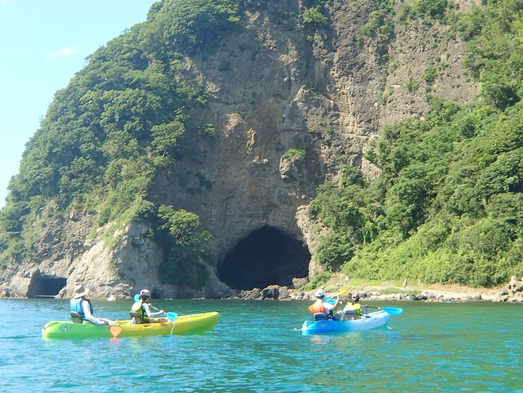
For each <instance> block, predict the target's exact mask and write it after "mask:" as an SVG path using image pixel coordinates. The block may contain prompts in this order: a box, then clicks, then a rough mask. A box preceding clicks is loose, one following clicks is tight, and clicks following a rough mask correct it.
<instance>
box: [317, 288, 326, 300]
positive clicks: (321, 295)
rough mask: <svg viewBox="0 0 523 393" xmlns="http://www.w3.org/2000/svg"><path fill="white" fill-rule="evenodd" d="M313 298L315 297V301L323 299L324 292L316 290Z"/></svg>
mask: <svg viewBox="0 0 523 393" xmlns="http://www.w3.org/2000/svg"><path fill="white" fill-rule="evenodd" d="M314 296H316V299H323V298H324V297H325V292H323V289H318V290H317V291H316V293H315V295H314Z"/></svg>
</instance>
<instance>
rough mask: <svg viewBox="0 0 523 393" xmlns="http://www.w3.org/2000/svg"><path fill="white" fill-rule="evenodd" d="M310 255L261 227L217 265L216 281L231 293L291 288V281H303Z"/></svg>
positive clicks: (276, 232)
mask: <svg viewBox="0 0 523 393" xmlns="http://www.w3.org/2000/svg"><path fill="white" fill-rule="evenodd" d="M310 259H311V255H310V253H309V250H308V248H307V247H305V246H303V243H302V242H301V241H299V240H295V239H292V238H290V237H289V236H287V235H286V234H285V233H283V232H282V231H280V230H278V229H276V228H273V227H270V226H264V227H263V228H261V229H258V230H256V231H254V232H252V233H251V234H250V235H248V236H247V237H246V238H244V239H242V240H241V241H240V242H239V243H238V244H237V245H236V246H235V247H234V249H232V250H231V252H230V253H229V254H228V255H227V256H225V258H224V259H223V260H221V261H219V262H218V265H217V270H218V278H219V279H220V280H221V281H222V282H224V283H226V284H227V285H228V286H229V287H231V288H232V289H244V290H251V289H253V288H266V287H267V286H269V285H280V286H287V287H290V288H292V279H293V278H300V277H306V276H307V275H308V273H309V262H310Z"/></svg>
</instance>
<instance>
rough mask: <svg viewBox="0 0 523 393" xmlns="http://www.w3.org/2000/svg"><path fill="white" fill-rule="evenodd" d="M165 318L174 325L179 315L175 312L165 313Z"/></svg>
mask: <svg viewBox="0 0 523 393" xmlns="http://www.w3.org/2000/svg"><path fill="white" fill-rule="evenodd" d="M165 316H166V317H167V319H168V320H169V322H171V323H172V322H174V321H176V317H177V316H178V314H176V313H175V312H168V313H165Z"/></svg>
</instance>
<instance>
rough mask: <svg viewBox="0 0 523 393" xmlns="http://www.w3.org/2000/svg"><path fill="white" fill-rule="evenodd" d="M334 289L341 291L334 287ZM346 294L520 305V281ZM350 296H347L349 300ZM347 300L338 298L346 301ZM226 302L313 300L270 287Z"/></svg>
mask: <svg viewBox="0 0 523 393" xmlns="http://www.w3.org/2000/svg"><path fill="white" fill-rule="evenodd" d="M337 287H338V289H339V288H340V287H341V285H340V284H337ZM323 289H324V290H325V292H326V293H327V296H328V295H329V293H330V294H331V296H334V295H335V294H336V293H337V289H336V287H335V288H334V289H330V290H329V288H328V287H324V288H323ZM383 291H386V292H391V288H390V287H387V288H384V289H383ZM349 292H358V293H359V295H360V298H361V299H363V300H372V301H422V302H471V301H488V302H499V303H507V302H508V303H523V279H518V278H517V277H516V276H513V277H512V278H511V280H510V282H509V283H508V284H507V285H505V286H503V287H501V288H481V289H475V288H469V287H451V286H449V287H445V286H439V287H437V288H431V287H428V288H424V289H423V288H408V287H403V288H401V289H400V288H397V293H387V294H383V293H382V292H381V291H380V289H379V288H378V289H375V288H374V289H368V290H367V289H359V288H357V289H353V290H352V291H351V290H350V289H349ZM350 295H351V293H349V296H350ZM348 298H349V297H341V300H342V301H346V300H347V299H348ZM229 299H245V300H287V301H290V300H313V299H314V291H300V289H292V288H288V287H285V286H278V285H270V286H268V287H266V288H263V289H260V288H254V289H252V290H241V291H237V292H236V293H235V294H234V295H233V296H230V297H229Z"/></svg>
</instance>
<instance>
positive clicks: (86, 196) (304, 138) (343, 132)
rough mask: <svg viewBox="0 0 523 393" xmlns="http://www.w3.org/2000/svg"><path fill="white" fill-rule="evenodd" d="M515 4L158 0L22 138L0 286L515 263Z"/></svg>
mask: <svg viewBox="0 0 523 393" xmlns="http://www.w3.org/2000/svg"><path fill="white" fill-rule="evenodd" d="M484 3H485V4H484ZM522 9H523V1H515V0H509V1H502V2H501V1H500V2H497V1H490V2H488V3H487V2H481V1H470V0H461V1H456V2H453V1H451V0H437V1H434V0H430V1H429V0H414V1H411V2H396V1H394V0H359V1H345V0H343V1H320V0H308V1H292V0H280V1H276V2H274V1H271V2H269V1H255V2H254V1H249V0H246V1H237V0H223V1H220V2H216V1H210V0H186V1H183V2H182V1H179V0H163V1H159V2H157V3H155V4H154V5H153V6H152V7H151V9H150V11H149V13H148V15H147V21H146V22H145V23H142V24H138V25H135V26H133V27H132V28H131V29H130V30H129V31H128V32H125V33H124V34H122V35H121V36H120V37H117V38H115V39H113V40H112V41H110V42H109V43H108V44H107V45H106V46H105V47H103V48H100V49H99V50H97V51H96V52H95V53H93V54H92V55H91V57H90V58H89V62H88V65H87V66H85V68H83V69H82V70H81V71H80V72H78V73H77V74H76V75H75V77H74V78H73V79H72V80H71V82H70V84H69V85H68V86H67V87H66V88H64V89H63V90H60V91H58V92H57V93H56V96H55V99H54V101H53V103H52V104H51V105H50V107H49V109H48V112H47V114H46V116H45V119H44V120H43V121H42V123H41V127H40V129H38V130H37V131H36V133H35V134H34V136H33V137H32V138H31V140H30V141H29V142H28V144H27V148H26V151H25V152H24V155H23V159H22V163H21V166H20V171H19V173H18V175H17V176H16V177H15V178H14V179H13V181H12V182H11V183H10V186H9V191H10V194H9V197H8V200H7V203H6V205H5V207H4V208H3V209H2V211H1V212H0V225H1V228H2V229H1V231H0V264H1V266H2V267H3V270H2V271H0V282H1V283H2V288H3V291H4V292H3V293H0V295H1V296H33V295H35V294H38V293H39V292H42V291H45V289H48V290H51V289H49V288H50V287H51V286H52V291H54V292H56V293H57V294H58V293H59V294H60V295H61V296H67V295H68V294H69V293H70V291H71V290H72V287H74V285H75V283H77V282H83V283H85V284H87V285H88V286H90V287H91V288H92V290H93V293H94V294H96V295H99V296H105V295H106V294H108V293H117V294H119V295H121V296H130V295H132V293H133V292H135V291H136V290H139V289H140V287H143V286H148V287H150V288H151V289H152V290H153V291H154V292H155V293H156V294H157V295H158V296H162V297H163V296H171V297H177V296H178V297H182V296H207V297H221V296H228V295H230V294H232V293H234V291H235V290H241V289H252V288H255V287H265V286H268V285H271V284H276V285H282V286H296V285H298V282H299V283H300V284H299V285H303V283H305V282H307V280H308V279H312V282H310V283H309V284H308V286H309V288H312V287H314V286H316V285H318V284H319V283H321V281H322V280H326V279H327V278H328V277H329V274H330V272H334V271H343V272H344V273H346V274H347V275H349V276H351V277H361V278H364V279H368V280H385V279H387V280H390V279H393V280H394V279H396V280H404V279H407V278H408V279H414V280H419V281H420V282H424V283H437V282H439V283H462V284H467V285H470V286H493V285H499V284H501V283H504V282H506V281H508V279H509V278H510V277H511V276H512V275H517V276H521V275H522V274H523V269H522V266H521V257H520V249H521V246H520V244H521V236H520V235H521V222H520V219H519V218H518V217H519V215H520V213H519V212H520V210H521V209H520V203H521V195H522V194H521V184H522V180H521V179H522V178H523V177H522V176H521V174H520V170H519V166H520V165H519V157H520V156H521V154H520V149H521V146H522V145H521V135H522V133H521V126H520V124H522V123H521V122H520V121H519V114H520V110H519V109H520V106H521V103H520V97H521V95H522V94H523V91H522V88H521V80H522V79H521V77H520V70H521V67H522V64H523V62H521V61H520V57H521V56H520V52H521V51H520V50H519V49H520V48H519V46H520V36H521V32H520V31H519V25H520V23H521V21H522V19H521V10H522ZM304 278H307V279H306V280H297V279H304ZM51 284H52V285H51ZM299 285H298V286H299Z"/></svg>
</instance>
